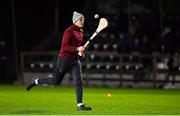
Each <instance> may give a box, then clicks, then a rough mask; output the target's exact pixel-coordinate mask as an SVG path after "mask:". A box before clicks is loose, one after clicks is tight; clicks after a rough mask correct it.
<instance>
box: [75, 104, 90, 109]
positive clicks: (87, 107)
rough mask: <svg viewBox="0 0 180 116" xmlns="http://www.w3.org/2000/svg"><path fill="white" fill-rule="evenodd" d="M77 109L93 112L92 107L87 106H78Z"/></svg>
mask: <svg viewBox="0 0 180 116" xmlns="http://www.w3.org/2000/svg"><path fill="white" fill-rule="evenodd" d="M77 109H78V110H92V108H91V107H89V106H85V105H81V106H78V107H77Z"/></svg>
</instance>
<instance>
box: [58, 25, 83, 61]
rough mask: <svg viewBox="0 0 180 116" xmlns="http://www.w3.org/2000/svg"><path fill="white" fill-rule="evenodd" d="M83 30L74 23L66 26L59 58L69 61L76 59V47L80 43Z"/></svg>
mask: <svg viewBox="0 0 180 116" xmlns="http://www.w3.org/2000/svg"><path fill="white" fill-rule="evenodd" d="M82 42H83V32H82V31H81V29H80V28H79V27H77V26H76V25H72V26H70V27H69V28H67V29H66V30H65V32H64V35H63V38H62V44H61V49H60V52H59V55H60V56H61V58H63V59H65V60H70V61H76V60H78V57H79V56H78V51H77V48H78V47H79V46H81V45H82Z"/></svg>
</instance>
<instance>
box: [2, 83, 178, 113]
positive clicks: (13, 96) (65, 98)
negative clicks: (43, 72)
mask: <svg viewBox="0 0 180 116" xmlns="http://www.w3.org/2000/svg"><path fill="white" fill-rule="evenodd" d="M107 92H109V93H111V95H112V96H111V97H107V96H105V93H107ZM84 102H85V104H87V105H89V106H92V108H93V109H92V110H91V111H78V110H77V109H76V97H75V88H74V87H50V86H47V87H42V86H37V87H35V88H33V89H32V90H31V91H29V92H26V91H25V87H24V86H14V85H1V86H0V114H3V115H8V114H13V115H25V114H27V115H32V114H37V115H51V114H53V115H72V114H73V115H74V114H76V115H117V114H123V115H132V114H136V115H140V114H143V115H153V114H157V115H166V114H168V115H171V114H173V115H174V114H176V115H180V91H179V90H153V89H119V88H84Z"/></svg>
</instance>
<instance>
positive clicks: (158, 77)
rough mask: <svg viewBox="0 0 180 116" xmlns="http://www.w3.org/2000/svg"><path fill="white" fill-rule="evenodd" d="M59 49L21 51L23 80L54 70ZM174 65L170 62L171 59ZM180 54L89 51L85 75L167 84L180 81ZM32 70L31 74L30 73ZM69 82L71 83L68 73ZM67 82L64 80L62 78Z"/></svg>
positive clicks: (112, 81) (102, 81) (100, 81)
mask: <svg viewBox="0 0 180 116" xmlns="http://www.w3.org/2000/svg"><path fill="white" fill-rule="evenodd" d="M57 56H58V53H57V52H50V53H21V75H22V76H21V77H22V78H21V79H22V80H21V81H22V82H23V83H26V82H27V81H28V80H29V79H31V75H35V74H38V73H41V74H53V71H54V67H55V63H56V58H57ZM172 58H173V62H171V64H172V66H171V67H170V66H169V61H170V60H171V59H172ZM179 58H180V54H175V55H174V56H171V55H167V54H164V55H162V54H159V53H153V54H148V55H144V54H139V53H131V54H118V53H117V52H88V53H87V54H86V57H85V58H84V59H82V67H83V78H84V80H85V82H86V85H89V86H113V87H114V86H115V87H136V86H143V87H153V88H157V87H164V86H165V85H167V84H168V83H171V84H173V85H174V84H176V83H180V77H178V75H179V74H180V59H179ZM28 73H30V74H31V75H26V74H28ZM67 75H68V78H67V80H66V84H67V85H69V84H72V83H71V80H72V78H71V74H70V73H68V74H67ZM62 83H63V82H62Z"/></svg>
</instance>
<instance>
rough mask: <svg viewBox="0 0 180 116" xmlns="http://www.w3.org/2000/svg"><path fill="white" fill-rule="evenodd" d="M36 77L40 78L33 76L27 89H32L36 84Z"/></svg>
mask: <svg viewBox="0 0 180 116" xmlns="http://www.w3.org/2000/svg"><path fill="white" fill-rule="evenodd" d="M36 79H39V77H38V76H35V77H33V78H32V80H31V82H30V83H29V84H28V85H27V87H26V91H29V90H31V89H32V88H33V87H34V86H36V83H35V80H36Z"/></svg>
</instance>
